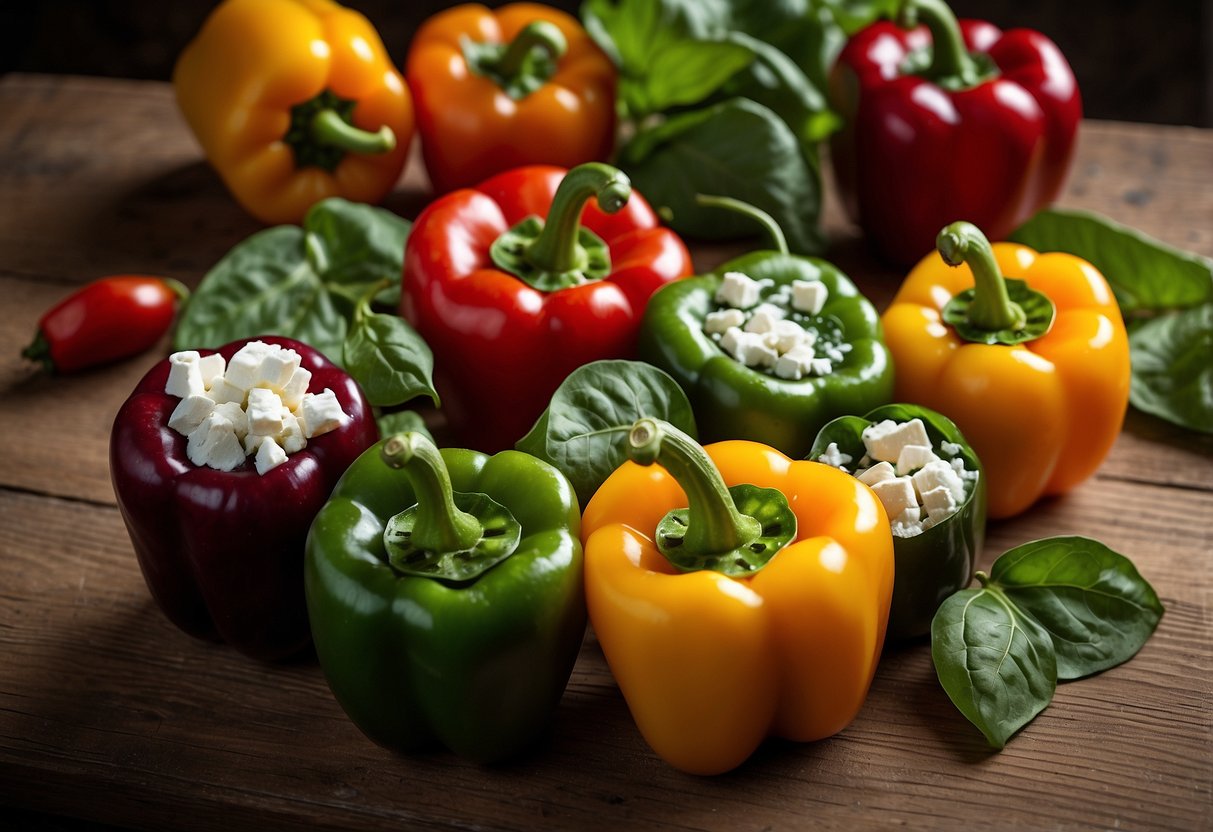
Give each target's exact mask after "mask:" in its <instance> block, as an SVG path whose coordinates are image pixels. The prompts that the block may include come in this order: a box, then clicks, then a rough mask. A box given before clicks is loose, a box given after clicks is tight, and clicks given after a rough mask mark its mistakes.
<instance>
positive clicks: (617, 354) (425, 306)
mask: <svg viewBox="0 0 1213 832" xmlns="http://www.w3.org/2000/svg"><path fill="white" fill-rule="evenodd" d="M583 208H584V214H583ZM543 218H546V221H545V220H544V219H543ZM583 223H584V225H583ZM692 271H693V269H692V265H691V256H690V253H689V252H688V251H687V248H686V246H685V245H684V244H683V242H682V240H680V239H679V238H678V236H677V235H676V234H674V232H672V231H670V230H669V229H666V228H663V227H661V226H660V225H659V224H658V221H657V217H656V215H655V214H654V212H653V210H652V208H650V207H649V205H648V203H647V202H645V200H644V199H643V197H641V196H640V194H638V193H635V192H633V191H632V189H631V184H630V183H629V182H628V179H627V177H626V176H624V175H623V173H621V172H620V171H618V170H616V169H614V168H612V167H609V166H607V165H603V164H598V163H589V164H585V165H580V166H578V167H576V168H574V169H573V170H571V171H569V172H567V175H566V171H565V170H564V169H562V168H556V167H548V166H533V167H523V168H516V169H514V170H512V171H507V172H505V173H502V174H498V175H497V176H494V177H492V178H490V179H488V180H486V181H484V182H482V183H481V184H480V185H478V186H477V187H476V188H474V189H471V188H468V189H463V190H459V191H455V192H454V193H451V194H448V195H447V196H444V197H442V198H440V199H438V200H436V201H434V202H433V203H431V204H430V206H429V207H428V208H426V209H425V211H423V212H422V213H421V216H419V217H418V218H417V221H416V223H414V225H413V229H412V232H411V233H410V234H409V239H408V243H407V244H406V247H405V253H404V280H403V292H402V294H401V306H400V309H401V314H402V315H403V317H404V318H405V319H407V320H408V321H409V323H411V324H412V325H413V326H414V327H415V328H416V329H417V331H418V332H419V333H421V335H422V337H424V338H425V339H426V341H427V342H428V343H429V345H430V347H431V348H432V349H433V351H434V380H435V383H436V384H437V387H438V392H439V394H440V395H441V397H442V401H443V411H444V412H445V413H446V415H447V417H448V418H449V420H450V424H451V426H452V428H453V429H454V430H455V431H456V433H457V434H458V437H459V443H460V444H462V445H465V446H466V447H470V448H475V449H477V450H481V451H486V452H496V451H499V450H501V449H503V448H509V447H512V446H513V445H514V443H515V442H516V441H517V440H518V439H520V438H521V437H522V436H523V435H524V434H525V433H526V432H527V431H528V430H529V429H530V428H531V426H532V425H533V424H534V422H535V420H536V419H537V418H538V417H539V415H540V413H541V412H542V411H543V409H544V408H545V407H546V406H547V404H548V401H549V399H551V396H552V393H553V392H555V390H556V387H557V386H558V385H559V384H560V382H561V381H563V380H564V378H565V376H567V375H568V374H569V373H570V372H572V371H573V370H574V369H576V368H577V367H580V366H581V365H582V364H586V363H588V362H590V361H596V360H598V359H603V358H628V357H630V356H632V354H633V352H634V350H635V345H636V335H637V331H638V329H639V326H640V319H641V317H642V315H643V313H644V308H645V305H646V304H647V303H648V300H649V297H650V296H651V295H652V294H653V292H654V291H656V290H657V289H658V288H659V287H661V286H663V285H665V284H666V283H669V282H670V281H672V280H675V279H677V278H680V277H685V276H687V275H690V274H691V273H692Z"/></svg>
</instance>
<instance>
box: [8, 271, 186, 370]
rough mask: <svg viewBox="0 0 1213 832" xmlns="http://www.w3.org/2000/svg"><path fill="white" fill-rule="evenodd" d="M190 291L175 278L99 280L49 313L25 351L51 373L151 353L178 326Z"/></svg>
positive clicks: (81, 368)
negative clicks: (179, 312) (180, 307)
mask: <svg viewBox="0 0 1213 832" xmlns="http://www.w3.org/2000/svg"><path fill="white" fill-rule="evenodd" d="M188 296H189V290H188V289H187V288H185V286H183V285H182V284H181V283H179V282H178V281H176V280H173V279H171V278H165V277H151V276H147V275H125V274H124V275H112V276H110V277H102V278H99V279H97V280H94V281H93V282H92V283H89V284H88V285H86V286H83V287H81V288H79V289H77V290H76V291H74V292H72V293H71V294H70V295H68V296H67V297H66V298H64V299H63V300H61V301H59V302H58V303H57V304H55V305H54V306H52V307H51V308H50V309H49V310H47V312H46V314H44V315H43V316H42V318H41V319H40V320H39V321H38V333H37V335H35V337H34V341H33V343H31V344H30V345H29V346H28V347H26V348H25V349H24V350H23V351H22V353H21V354H22V355H24V356H25V357H26V358H28V359H30V360H31V361H38V362H40V363H41V364H42V366H43V368H44V369H46V370H47V371H48V372H52V373H73V372H76V371H77V370H83V369H86V368H88V367H96V366H98V365H101V364H107V363H109V362H111V361H117V360H118V359H121V358H129V357H131V356H133V355H138V354H139V353H141V352H144V351H145V350H149V349H151V348H152V347H153V346H154V345H155V344H156V342H157V341H159V340H160V339H161V338H163V337H164V334H165V333H166V332H168V328H169V326H170V325H172V323H173V316H174V315H175V314H176V311H177V306H178V303H179V302H181V301H183V300H185V298H187V297H188Z"/></svg>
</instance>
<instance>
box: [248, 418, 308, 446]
mask: <svg viewBox="0 0 1213 832" xmlns="http://www.w3.org/2000/svg"><path fill="white" fill-rule="evenodd" d="M250 435H251V434H250ZM274 441H276V442H277V443H278V444H279V445H281V446H282V450H284V451H286V452H287V453H288V454H293V453H295V452H296V451H302V450H303V449H304V448H305V447H307V440H306V439H304V438H303V426H302V425H300V424H299V420H298V419H297V418H296V417H295V414H294V413H291V412H290V411H289V410H287V409H286V408H285V407H284V408H282V433H280V434H278V435H277V436H275V437H274ZM258 450H260V449H258Z"/></svg>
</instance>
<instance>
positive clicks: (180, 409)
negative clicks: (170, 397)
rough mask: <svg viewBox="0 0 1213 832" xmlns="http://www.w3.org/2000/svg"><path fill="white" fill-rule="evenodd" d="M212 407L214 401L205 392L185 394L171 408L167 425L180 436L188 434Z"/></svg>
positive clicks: (208, 414) (208, 413)
mask: <svg viewBox="0 0 1213 832" xmlns="http://www.w3.org/2000/svg"><path fill="white" fill-rule="evenodd" d="M214 409H215V403H214V402H213V401H211V398H210V396H207V395H206V394H202V395H193V396H186V397H185V398H184V399H182V400H181V401H179V402H178V403H177V406H176V407H175V408H173V413H172V415H171V416H169V417H168V426H169V427H170V428H172V429H173V430H175V431H177V433H179V434H181V435H182V436H189V435H190V433H192V432H193V430H194V428H196V427H198V426H199V425H200V424H202V420H203V419H205V418H206V417H207V416H210V415H211V411H212V410H214Z"/></svg>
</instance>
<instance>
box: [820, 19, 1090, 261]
mask: <svg viewBox="0 0 1213 832" xmlns="http://www.w3.org/2000/svg"><path fill="white" fill-rule="evenodd" d="M902 8H903V10H905V9H911V10H913V13H916V14H917V16H918V17H919V18H920V19H922V20H923V21H924V22H925V23H927V24H928V25H927V26H919V27H916V28H910V29H906V28H902V27H900V26H899V25H897V24H895V23H892V22H890V21H880V22H877V23H874V24H872V25H871V26H870V27H868V28H866V29H864V30H862V31H861V32H859V33H858V34H857V35H855V37H854V38H852V39H851V41H850V42H849V43H848V44H847V45H846V47H845V48H844V49H843V51H842V53H841V54H840V56H839V58H838V62H837V63H836V65H835V69H834V73H833V76H832V78H831V98H832V100H833V103H834V106H835V107H836V108H837V109H838V111H839V112H840V113H842V115H843V118H844V121H845V127H844V129H843V130H842V131H841V132H839V133H838V134H836V135H835V137H834V139H833V143H832V147H831V158H832V159H833V160H834V168H835V172H836V175H837V180H838V185H839V190H840V192H841V194H842V197H843V202H844V204H845V205H846V206H847V209H848V212H849V213H850V215H851V217H852V219H854V220H855V221H856V222H858V223H859V224H860V225H861V226H862V227H863V229H864V232H865V233H866V235H867V236H868V238H869V240H871V241H872V242H873V243H874V244H875V246H876V248H877V249H878V250H879V251H880V252H881V253H882V254H883V256H885V257H886V258H888V259H889V260H891V261H893V262H895V263H898V264H903V265H908V264H910V263H914V262H915V261H917V260H918V259H919V258H921V257H922V256H924V255H926V254H927V253H928V252H930V251H931V249H932V247H933V246H934V242H935V234H936V232H938V231H939V229H940V228H942V227H943V226H944V225H945V224H947V223H949V222H951V221H952V220H954V219H956V218H957V217H965V218H966V219H968V220H969V221H971V222H973V223H974V224H975V225H978V226H979V227H981V228H982V229H983V230H984V231H985V232H986V234H987V235H988V236H989V237H990V238H991V239H1002V238H1004V237H1006V236H1007V235H1008V234H1009V233H1010V232H1011V231H1012V230H1014V229H1015V228H1016V227H1018V226H1019V225H1020V224H1021V223H1022V222H1024V221H1025V220H1026V219H1027V218H1028V217H1030V216H1031V215H1032V214H1033V213H1035V212H1036V211H1037V210H1038V209H1039V208H1041V207H1043V206H1045V205H1047V204H1048V203H1050V202H1052V201H1053V200H1054V199H1056V197H1057V195H1058V193H1059V192H1060V190H1061V187H1062V185H1063V183H1064V180H1065V177H1066V173H1067V171H1068V170H1069V167H1070V161H1071V158H1072V156H1073V151H1074V142H1075V137H1076V135H1077V132H1078V124H1079V121H1080V120H1081V118H1082V103H1081V99H1080V96H1079V92H1078V84H1077V82H1076V81H1075V79H1074V74H1073V72H1072V71H1071V70H1070V67H1069V64H1067V63H1066V59H1065V57H1064V56H1063V55H1062V54H1061V52H1060V50H1058V48H1057V47H1056V45H1054V44H1053V42H1052V41H1050V40H1049V39H1048V38H1046V37H1045V36H1044V35H1042V34H1040V33H1039V32H1034V31H1031V30H1029V29H1013V30H1011V31H1008V32H1002V31H1001V30H999V29H998V28H997V27H995V26H993V25H992V24H990V23H986V22H982V21H973V20H966V21H961V22H960V23H959V28H957V26H958V24H957V21H956V19H955V17H954V16H953V15H952V13H951V11H950V10H949V9H948V8H947V6H946V5H945V4H944V3H943V2H942V0H907V2H905V3H903V6H902ZM928 27H929V28H928Z"/></svg>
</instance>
